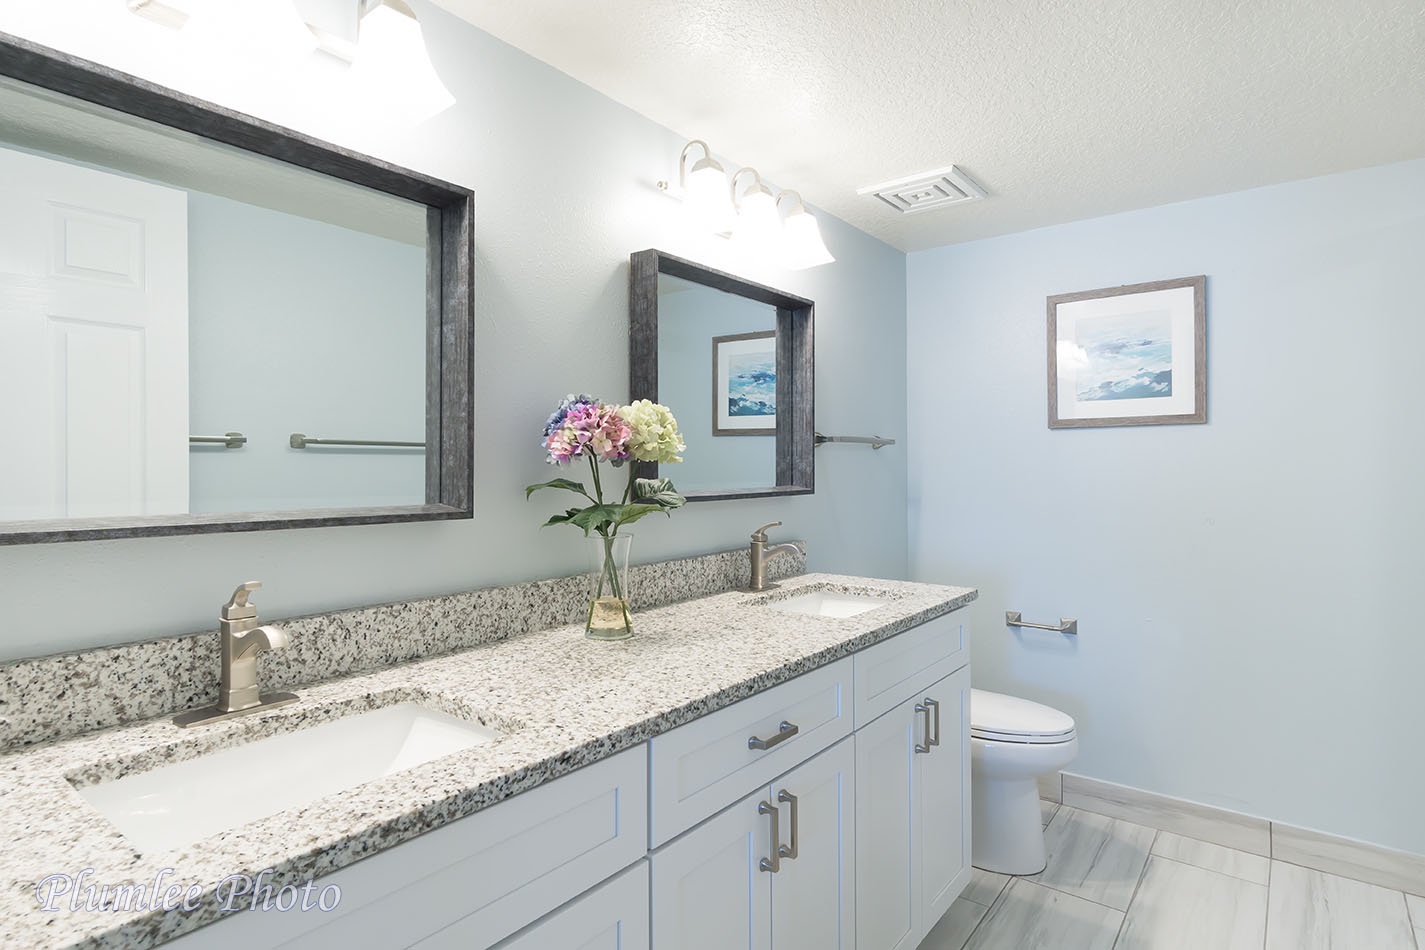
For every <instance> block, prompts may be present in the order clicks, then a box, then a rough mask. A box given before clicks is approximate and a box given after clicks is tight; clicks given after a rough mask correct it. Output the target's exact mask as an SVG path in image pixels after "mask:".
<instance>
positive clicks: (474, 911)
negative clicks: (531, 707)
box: [175, 745, 648, 950]
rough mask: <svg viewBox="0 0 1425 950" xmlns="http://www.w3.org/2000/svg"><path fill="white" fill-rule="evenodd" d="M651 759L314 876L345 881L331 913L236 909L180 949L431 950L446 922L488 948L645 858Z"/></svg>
mask: <svg viewBox="0 0 1425 950" xmlns="http://www.w3.org/2000/svg"><path fill="white" fill-rule="evenodd" d="M647 766H648V759H647V752H646V751H645V750H644V748H643V747H642V746H641V745H640V746H637V747H635V748H632V749H628V750H626V751H624V752H620V753H618V754H617V755H614V756H610V757H609V758H607V759H604V760H602V761H600V762H596V763H594V764H593V765H590V766H588V767H587V768H583V769H580V770H579V771H577V772H573V773H571V774H569V775H566V776H564V777H562V778H559V779H556V780H554V781H552V782H547V783H545V784H544V785H540V786H539V787H537V788H534V789H531V790H530V791H528V792H524V793H523V794H520V795H516V796H515V797H513V798H511V799H508V800H507V801H503V802H500V803H499V804H497V805H492V806H490V807H489V808H486V809H484V810H483V811H478V812H476V813H475V814H473V815H470V816H469V817H467V818H462V819H460V820H459V821H454V822H451V823H450V824H449V825H446V826H444V827H443V828H438V829H436V830H435V831H432V832H430V833H429V834H424V835H421V836H420V837H419V838H413V839H411V840H410V841H406V842H403V843H402V844H398V845H396V846H395V847H394V848H390V849H388V850H386V851H382V852H380V853H379V854H376V855H374V856H372V857H370V858H367V859H366V860H364V861H358V862H357V863H356V864H353V865H351V866H350V867H346V868H342V869H341V870H339V871H337V872H335V873H333V874H330V875H326V876H324V877H321V878H318V879H317V885H318V889H319V890H320V888H321V887H323V886H326V885H331V884H335V885H337V886H338V887H340V888H341V900H340V903H339V904H338V905H337V906H336V907H335V908H333V909H332V911H331V912H329V913H321V912H319V911H311V912H307V913H300V912H292V913H285V914H284V913H244V914H234V915H233V917H232V918H231V919H229V920H226V921H223V922H221V923H218V924H215V925H214V926H212V927H205V928H203V929H202V930H199V931H197V932H196V933H194V934H193V935H191V936H190V937H185V938H181V940H180V941H179V942H176V943H175V945H176V946H183V947H185V948H188V947H190V946H191V947H193V948H200V947H201V948H204V950H209V948H211V950H218V948H230V947H231V948H235V950H236V948H242V950H250V948H252V947H282V948H288V947H291V948H301V947H314V946H322V947H342V946H345V947H408V946H411V945H412V944H414V943H416V942H417V941H419V940H420V939H421V938H423V937H426V936H429V935H434V937H435V942H433V943H432V944H431V946H433V947H434V946H446V945H447V944H445V943H442V942H440V938H441V935H442V933H443V932H444V931H445V929H446V928H450V929H451V932H452V933H456V932H458V933H459V934H460V936H461V944H460V945H461V946H463V947H486V946H489V945H490V944H493V943H495V942H496V941H497V940H500V939H502V938H504V937H507V936H509V935H510V934H511V933H514V932H515V931H516V930H518V929H520V928H521V927H524V926H525V925H526V924H529V923H530V922H531V921H533V920H535V919H537V918H539V917H540V916H542V915H544V914H547V913H549V912H550V911H551V910H554V909H555V908H556V907H558V906H559V905H560V904H562V903H564V902H565V901H568V900H570V899H571V898H573V897H576V896H577V895H579V894H581V893H583V892H584V891H586V890H588V889H589V888H590V887H592V886H593V885H595V884H597V883H599V882H600V881H602V880H604V879H605V878H607V877H609V876H610V875H612V874H614V873H616V872H618V871H620V870H622V869H623V868H626V867H628V866H629V865H630V864H632V863H633V862H635V861H637V860H638V859H639V858H641V857H643V855H644V853H645V852H646V851H647V849H648V834H647V828H648V825H647V817H646V815H647V802H648V769H647ZM451 925H457V926H455V927H452V926H451ZM438 931H439V932H441V933H437V932H438ZM421 946H425V944H421Z"/></svg>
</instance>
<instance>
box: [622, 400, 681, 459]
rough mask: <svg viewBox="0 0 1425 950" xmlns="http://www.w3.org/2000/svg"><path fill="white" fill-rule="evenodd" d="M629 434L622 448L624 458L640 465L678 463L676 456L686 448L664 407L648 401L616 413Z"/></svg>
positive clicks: (670, 413) (674, 423)
mask: <svg viewBox="0 0 1425 950" xmlns="http://www.w3.org/2000/svg"><path fill="white" fill-rule="evenodd" d="M618 414H619V416H621V417H622V418H623V421H624V422H626V423H628V427H629V429H631V430H632V432H633V434H632V435H630V436H629V439H628V442H627V443H626V447H627V449H628V454H629V455H630V456H631V457H633V458H635V459H637V460H638V461H640V462H660V463H661V462H681V461H683V456H681V455H679V454H678V453H679V452H682V451H683V450H684V449H685V448H687V446H686V445H684V444H683V437H682V436H680V435H679V434H678V420H677V419H674V418H673V413H672V411H671V410H669V408H668V407H667V406H661V405H659V404H658V403H656V402H653V401H651V400H648V399H638V400H635V401H634V402H632V403H630V404H629V405H627V406H622V407H620V408H619V410H618Z"/></svg>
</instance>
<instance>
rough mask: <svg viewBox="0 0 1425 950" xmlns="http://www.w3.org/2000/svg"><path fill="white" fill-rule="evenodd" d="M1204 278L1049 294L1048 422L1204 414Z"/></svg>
mask: <svg viewBox="0 0 1425 950" xmlns="http://www.w3.org/2000/svg"><path fill="white" fill-rule="evenodd" d="M1206 285H1207V278H1206V277H1203V276H1198V277H1182V278H1179V279H1177V280H1159V281H1154V282H1152V283H1147V284H1128V285H1125V286H1123V287H1107V288H1104V289H1102V290H1085V291H1082V292H1080V293H1075V294H1058V295H1056V296H1053V297H1050V298H1048V312H1049V428H1051V429H1073V428H1084V427H1089V426H1141V425H1164V424H1173V423H1190V422H1206V421H1207V312H1206V300H1205V297H1206Z"/></svg>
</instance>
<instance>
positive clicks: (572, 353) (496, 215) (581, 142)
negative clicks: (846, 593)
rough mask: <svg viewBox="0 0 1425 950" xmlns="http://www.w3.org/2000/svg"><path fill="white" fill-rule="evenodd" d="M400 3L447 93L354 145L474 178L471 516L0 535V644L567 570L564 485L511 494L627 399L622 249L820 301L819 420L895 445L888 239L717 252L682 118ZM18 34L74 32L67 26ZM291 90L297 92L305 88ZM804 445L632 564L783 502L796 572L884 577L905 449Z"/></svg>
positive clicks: (896, 523) (199, 621) (654, 542)
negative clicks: (698, 206) (763, 253)
mask: <svg viewBox="0 0 1425 950" xmlns="http://www.w3.org/2000/svg"><path fill="white" fill-rule="evenodd" d="M64 2H68V0H64ZM412 6H413V7H415V8H416V10H417V12H418V13H419V15H420V17H421V20H422V23H423V24H424V25H425V33H426V36H427V41H428V45H429V46H430V48H431V51H432V55H433V57H434V58H435V61H436V65H437V68H438V69H439V70H440V72H441V75H442V76H443V78H444V79H445V82H446V83H447V85H448V86H449V87H450V89H451V91H452V92H453V93H454V95H455V97H456V98H457V100H458V105H457V106H456V107H455V108H453V109H451V110H450V111H448V112H446V113H444V114H442V115H440V116H437V117H436V118H435V119H433V120H431V121H430V122H428V123H426V124H425V125H423V126H420V127H418V128H416V129H414V130H412V131H409V132H392V133H386V134H382V135H376V134H375V133H372V134H371V135H369V136H368V137H367V140H366V141H362V142H361V143H360V147H362V148H364V149H366V150H367V151H371V152H374V153H376V154H377V155H378V156H379V157H381V158H384V159H386V160H388V161H392V162H395V163H397V164H401V165H405V166H408V167H411V168H414V169H416V170H419V171H422V172H425V173H427V174H431V175H434V176H436V177H440V178H444V179H446V180H449V181H453V182H457V183H459V184H463V185H466V186H469V187H471V188H473V189H474V190H475V194H476V276H475V279H476V287H475V310H476V392H475V400H476V437H475V470H476V471H475V477H476V488H475V506H476V517H475V519H474V520H472V521H453V522H435V523H426V524H404V525H373V526H362V527H342V528H320V529H306V530H299V531H275V532H273V531H263V532H253V533H238V534H228V535H201V536H190V537H179V538H153V539H145V540H130V541H99V542H83V543H74V544H50V545H30V546H18V547H17V546H0V603H3V604H4V605H5V611H6V622H5V623H4V625H3V626H0V659H3V658H11V657H17V656H25V655H34V654H42V653H49V652H54V651H57V650H64V649H72V648H76V647H82V646H87V645H93V644H98V643H112V642H116V641H121V640H133V639H139V638H145V637H152V636H158V635H164V634H176V633H184V632H190V631H194V630H202V629H210V628H212V627H213V626H214V624H215V621H216V614H217V611H218V609H219V607H220V606H221V605H222V603H223V602H224V600H225V599H226V598H227V596H228V595H229V594H231V592H232V589H233V587H234V586H235V585H236V584H238V583H240V582H241V581H244V580H248V579H260V580H262V581H263V582H264V585H265V587H264V589H263V590H262V591H261V593H260V594H259V595H258V596H257V598H256V602H257V603H258V605H259V609H260V610H261V612H262V616H264V617H268V618H276V617H283V616H291V615H294V614H300V613H307V612H312V611H318V610H326V609H335V608H341V607H348V606H352V605H357V604H370V603H377V602H382V601H391V600H398V599H405V598H411V597H420V596H424V595H431V594H438V593H442V592H448V591H454V590H462V589H470V588H474V587H480V586H485V585H490V584H498V583H505V582H510V581H517V580H521V579H529V578H536V577H545V576H551V575H557V574H564V573H573V572H576V571H578V570H582V569H583V552H582V546H581V545H580V544H579V543H577V541H578V538H579V535H578V533H577V532H575V531H572V530H568V529H565V530H562V531H561V530H560V529H555V528H550V529H546V530H543V531H541V530H540V529H539V527H538V526H539V525H540V524H541V523H542V522H543V521H544V520H545V518H547V517H548V515H549V514H550V513H552V512H554V511H556V510H558V507H559V500H556V499H555V498H554V497H553V496H552V495H550V494H549V493H542V494H541V495H536V496H535V498H534V500H532V501H529V502H526V501H525V500H524V492H523V488H524V486H525V485H526V484H529V483H531V482H536V481H543V480H545V479H547V478H549V477H551V476H552V475H553V474H554V473H553V472H551V471H550V468H549V467H548V466H546V465H545V464H544V463H543V462H542V461H541V450H540V447H539V437H540V429H541V427H542V426H543V424H544V420H545V418H546V417H547V416H548V414H549V412H550V411H551V410H552V409H553V408H554V406H555V404H556V402H557V401H558V399H559V398H560V397H561V396H563V395H564V394H565V393H569V392H577V391H586V392H591V393H594V394H596V395H602V396H604V397H605V398H608V399H611V400H612V399H621V398H624V397H625V396H626V394H627V385H628V383H627V380H628V357H627V346H628V344H627V332H628V290H627V286H628V255H629V254H630V253H631V252H633V251H638V250H643V249H644V248H649V247H658V248H661V249H663V250H666V251H669V252H671V253H674V254H677V255H679V256H682V257H691V258H695V259H700V260H705V261H706V262H707V263H709V264H711V265H713V266H715V267H717V268H719V269H721V270H731V271H735V272H738V273H740V274H741V275H742V276H745V277H747V278H749V279H751V280H755V281H757V282H759V283H765V284H770V285H772V286H775V287H779V288H781V289H784V290H787V291H789V292H790V293H793V294H796V295H799V296H803V297H808V298H811V299H812V300H814V301H816V360H817V366H816V406H817V423H818V425H819V426H821V427H822V429H823V431H829V432H830V431H840V432H850V433H860V432H867V431H876V432H879V433H880V434H882V435H887V436H890V437H893V438H898V439H902V440H903V439H904V436H905V387H904V383H903V381H902V371H903V369H904V365H905V347H906V340H905V324H904V319H903V315H904V313H905V257H904V255H903V254H901V253H900V252H898V251H896V250H895V249H893V248H891V247H890V246H888V245H886V244H883V243H881V242H879V241H876V240H874V239H872V238H870V237H868V236H867V235H866V234H864V233H863V232H860V231H857V230H855V229H853V228H851V227H850V226H849V225H846V224H845V223H843V222H841V221H838V220H835V219H832V218H831V217H830V216H829V215H825V214H822V215H820V216H819V217H820V220H821V224H822V231H823V234H824V235H825V238H826V242H827V244H828V246H829V247H830V248H831V251H832V253H833V254H835V255H836V257H837V262H836V263H835V264H831V265H827V266H825V267H819V268H815V269H812V270H808V271H800V272H795V273H792V272H784V271H779V270H776V269H773V268H770V267H769V266H768V265H766V264H764V263H759V262H752V263H746V262H739V261H737V260H734V259H732V258H730V257H726V256H720V255H724V254H726V252H725V251H723V250H721V249H720V248H718V247H717V246H716V245H715V244H713V243H711V242H710V241H704V240H701V239H698V238H695V237H693V236H690V235H688V234H687V233H685V232H684V230H683V224H682V219H681V217H680V216H679V211H680V206H679V205H678V204H677V203H676V202H673V201H671V200H669V199H668V198H667V197H666V196H664V195H663V194H662V193H660V192H659V191H658V189H657V188H656V187H654V182H655V181H656V180H658V179H660V178H667V177H669V175H670V174H671V172H672V170H673V167H674V163H675V161H676V157H677V155H678V152H679V150H680V149H681V148H682V147H683V145H684V144H685V143H686V141H687V137H686V136H684V135H681V134H676V133H674V132H672V131H670V130H668V129H666V128H663V127H661V126H658V125H656V124H654V123H653V122H650V121H649V120H647V119H645V118H642V117H641V116H638V115H636V114H634V113H633V112H631V111H630V110H628V109H626V108H625V107H623V106H621V105H618V104H616V103H614V102H613V101H612V100H610V99H608V98H606V97H604V96H602V95H600V94H598V93H596V92H594V91H593V90H591V89H589V88H588V87H586V86H583V85H581V84H579V83H577V82H575V81H574V80H572V79H570V78H569V77H568V76H565V75H563V74H562V73H559V72H557V71H556V70H554V69H553V68H551V67H549V66H547V65H544V64H542V63H540V62H538V61H536V60H534V59H532V58H530V57H529V56H527V55H525V54H523V53H520V52H518V51H517V50H515V49H513V48H511V47H509V46H507V45H505V44H503V43H501V42H498V41H497V40H495V39H494V38H492V37H490V36H489V35H488V34H485V33H483V32H481V31H479V30H476V29H475V28H474V27H471V26H469V25H468V24H465V23H464V22H462V21H460V20H457V19H456V18H455V17H453V16H451V15H450V14H447V13H445V12H444V11H442V10H440V9H438V8H436V7H434V6H432V5H430V4H429V3H424V2H415V0H413V2H412ZM30 38H32V39H35V40H37V41H39V42H47V43H49V44H50V45H57V46H61V47H71V48H72V47H74V46H80V47H82V46H83V44H81V43H80V42H79V41H78V40H75V39H73V38H72V37H70V36H69V35H68V34H66V33H61V34H58V35H56V34H52V33H46V34H45V35H31V36H30ZM72 51H74V52H78V53H81V54H88V55H91V56H93V55H96V54H93V53H92V52H90V51H89V49H88V48H79V49H72ZM98 58H100V59H105V60H106V61H108V62H109V64H110V65H113V66H115V67H116V68H120V69H127V70H129V71H133V72H137V73H139V74H140V75H142V74H143V73H144V70H145V68H146V63H145V60H144V59H143V58H142V57H128V58H126V57H124V56H123V55H120V54H118V53H106V54H104V55H99V56H98ZM291 92H292V95H290V96H289V97H288V100H289V101H288V103H287V105H288V106H289V107H295V104H298V103H300V101H301V99H300V96H299V95H298V94H299V93H300V92H301V90H291ZM310 118H311V122H310V123H308V124H303V123H297V122H294V123H293V124H296V125H299V126H300V127H301V130H308V129H311V130H316V129H318V128H320V127H322V123H323V122H324V121H325V120H326V119H327V112H326V106H325V104H323V103H317V104H314V105H313V106H312V107H311V117H310ZM686 131H688V132H691V133H695V132H696V131H697V130H695V129H690V130H686ZM373 138H374V139H375V141H371V139H373ZM341 144H357V143H356V142H355V140H354V139H353V140H351V141H349V142H343V143H341ZM735 158H736V159H738V160H740V161H741V163H743V164H755V163H756V161H757V156H756V155H746V156H735ZM785 184H786V185H788V186H793V187H794V186H795V183H794V182H787V183H785ZM721 243H722V244H726V242H721ZM872 381H877V385H876V386H875V387H874V388H869V387H870V384H871V382H872ZM868 393H869V395H868ZM902 444H904V442H902ZM837 450H839V451H837ZM818 452H819V457H818V465H817V473H816V475H817V491H816V494H814V495H811V496H804V497H797V498H789V499H785V500H777V499H767V500H756V501H731V502H711V503H702V504H693V505H689V506H688V507H687V508H685V509H682V510H680V511H677V512H674V513H673V517H672V518H671V519H669V520H665V519H662V518H658V519H646V520H645V521H643V522H640V523H639V525H638V526H637V528H638V530H637V531H636V532H635V534H636V536H637V540H636V542H635V551H634V559H635V560H639V561H650V560H658V559H662V558H668V557H675V556H681V555H685V554H692V553H697V552H702V551H710V550H720V549H726V548H732V547H736V546H738V545H741V544H745V543H746V542H747V537H748V535H749V534H750V533H751V531H752V530H753V529H754V528H756V527H757V526H758V525H759V524H762V523H763V522H767V521H773V520H781V521H783V522H785V527H783V528H780V529H776V530H775V531H774V532H773V535H774V536H775V537H782V538H788V537H800V538H805V539H807V541H808V542H809V548H810V555H809V564H810V566H811V568H812V569H813V570H834V571H844V572H848V573H853V574H866V575H873V576H884V577H903V576H904V574H905V569H906V527H905V501H906V495H905V484H906V468H905V460H906V455H905V453H904V452H903V451H902V450H900V449H896V450H882V451H880V452H870V451H868V450H866V449H864V448H858V447H844V446H835V447H827V448H823V449H820V450H818Z"/></svg>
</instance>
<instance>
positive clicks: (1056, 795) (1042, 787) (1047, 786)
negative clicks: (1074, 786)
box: [1039, 772, 1064, 803]
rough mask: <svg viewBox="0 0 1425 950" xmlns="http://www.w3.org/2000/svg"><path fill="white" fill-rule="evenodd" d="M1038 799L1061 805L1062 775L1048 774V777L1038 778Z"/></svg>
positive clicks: (1058, 773) (1062, 797)
mask: <svg viewBox="0 0 1425 950" xmlns="http://www.w3.org/2000/svg"><path fill="white" fill-rule="evenodd" d="M1039 797H1040V798H1042V799H1044V800H1045V801H1046V802H1057V803H1063V801H1064V773H1063V772H1050V773H1049V774H1048V775H1041V776H1039Z"/></svg>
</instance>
